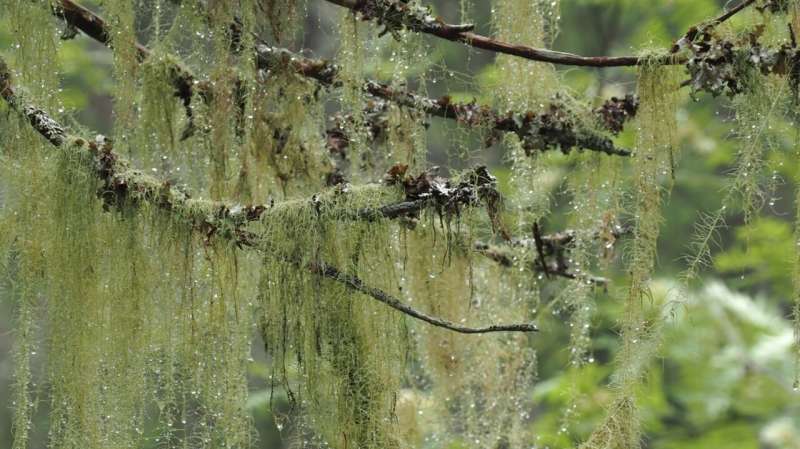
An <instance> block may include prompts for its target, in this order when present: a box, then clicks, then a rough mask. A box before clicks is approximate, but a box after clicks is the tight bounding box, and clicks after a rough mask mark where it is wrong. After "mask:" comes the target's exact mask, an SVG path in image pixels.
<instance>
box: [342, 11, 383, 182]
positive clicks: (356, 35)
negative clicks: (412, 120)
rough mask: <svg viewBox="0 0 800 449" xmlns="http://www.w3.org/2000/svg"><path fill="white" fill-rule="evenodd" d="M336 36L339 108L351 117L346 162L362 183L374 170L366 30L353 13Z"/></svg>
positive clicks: (353, 175) (345, 14)
mask: <svg viewBox="0 0 800 449" xmlns="http://www.w3.org/2000/svg"><path fill="white" fill-rule="evenodd" d="M340 20H341V25H340V31H339V34H340V36H341V39H340V48H339V53H338V60H339V61H340V63H341V66H342V69H341V70H340V71H339V80H340V81H341V83H342V87H341V105H342V109H343V110H344V111H347V113H348V114H349V115H350V117H351V120H349V121H348V123H347V126H346V128H345V129H346V132H345V134H346V135H347V138H348V142H349V146H348V159H349V160H350V175H351V177H352V179H353V180H354V181H363V180H365V179H368V178H367V175H368V174H369V173H371V172H372V171H374V169H375V167H373V166H372V161H371V160H370V159H371V155H370V152H369V142H370V138H369V130H368V127H367V125H368V123H369V122H368V120H366V119H365V117H364V111H365V110H367V104H368V100H367V99H366V98H365V97H364V90H363V83H364V78H365V76H364V66H365V65H366V61H367V60H366V58H367V54H366V51H367V49H366V48H365V43H364V41H365V39H366V38H367V36H365V35H364V34H366V33H367V32H368V31H367V28H366V27H363V26H361V25H360V24H359V22H358V19H357V18H356V16H355V15H354V14H351V13H349V12H345V13H343V14H342V17H341V19H340Z"/></svg>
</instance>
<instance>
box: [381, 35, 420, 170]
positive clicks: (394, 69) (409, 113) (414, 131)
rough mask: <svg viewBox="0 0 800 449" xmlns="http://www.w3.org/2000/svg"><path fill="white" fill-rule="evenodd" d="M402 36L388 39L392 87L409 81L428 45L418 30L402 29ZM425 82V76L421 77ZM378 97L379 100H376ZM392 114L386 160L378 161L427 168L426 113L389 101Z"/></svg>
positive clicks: (388, 129)
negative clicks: (413, 68)
mask: <svg viewBox="0 0 800 449" xmlns="http://www.w3.org/2000/svg"><path fill="white" fill-rule="evenodd" d="M398 33H399V36H400V38H398V39H391V40H389V41H388V49H387V50H388V51H389V53H390V55H391V56H390V61H393V64H391V73H390V76H391V88H393V89H396V90H398V89H402V88H403V86H405V85H406V84H407V82H408V77H409V72H410V68H412V67H415V66H417V65H418V64H419V61H420V60H422V59H424V57H425V56H424V55H425V54H426V49H425V47H424V45H425V44H424V42H423V40H422V39H421V38H420V36H419V35H418V34H417V33H412V32H409V31H405V30H401V31H398ZM420 82H421V83H422V84H424V79H420ZM373 101H375V100H373ZM387 106H388V108H389V114H388V123H387V128H386V129H387V131H388V136H387V139H386V149H385V151H384V153H385V158H386V159H387V160H388V162H390V163H388V164H386V163H380V162H379V163H378V165H382V166H383V167H386V166H391V165H392V164H393V163H401V164H405V165H408V170H410V171H411V172H412V173H415V172H420V171H422V170H424V169H425V168H427V167H425V165H426V162H427V144H426V138H425V137H426V136H425V132H426V127H425V118H426V117H425V115H424V114H420V113H419V111H416V110H414V109H413V108H404V107H400V106H398V105H397V104H394V103H389V104H388V105H387Z"/></svg>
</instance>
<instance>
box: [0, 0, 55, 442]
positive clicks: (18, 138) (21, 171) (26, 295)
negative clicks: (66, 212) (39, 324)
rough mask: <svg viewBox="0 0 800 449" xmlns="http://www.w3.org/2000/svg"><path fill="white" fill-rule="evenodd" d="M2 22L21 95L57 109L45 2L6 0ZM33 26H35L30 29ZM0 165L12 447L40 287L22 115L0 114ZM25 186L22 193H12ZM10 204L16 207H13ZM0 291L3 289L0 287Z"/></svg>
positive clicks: (32, 181)
mask: <svg viewBox="0 0 800 449" xmlns="http://www.w3.org/2000/svg"><path fill="white" fill-rule="evenodd" d="M2 6H3V8H4V14H7V24H8V25H10V27H11V29H10V30H9V31H10V32H11V36H12V39H13V41H12V42H11V43H10V44H11V45H10V46H9V47H10V48H11V49H12V51H11V52H10V54H9V56H10V57H11V59H12V60H13V63H14V65H15V67H17V69H18V72H17V73H18V74H19V79H20V82H21V83H22V84H24V85H27V86H35V87H36V89H33V91H32V92H31V93H30V95H29V98H30V99H31V100H32V101H37V102H38V104H40V105H42V107H44V108H46V109H47V110H49V111H51V112H52V113H55V112H59V113H60V112H61V111H62V109H61V102H60V97H59V95H58V91H59V79H58V62H57V57H56V55H57V53H58V38H57V36H58V34H57V30H56V29H55V27H54V26H53V22H52V18H51V17H50V13H49V10H48V6H49V5H47V4H46V2H40V1H25V0H9V1H5V2H3V5H2ZM31 30H36V32H31ZM0 134H2V135H3V136H4V138H3V143H2V145H0V163H1V164H2V165H3V172H2V176H1V177H2V179H3V181H4V183H3V186H4V189H2V190H3V191H2V193H1V194H0V196H1V197H2V200H0V202H1V203H4V204H3V205H2V207H0V234H3V237H2V238H0V250H2V253H0V257H1V258H2V259H0V260H3V262H0V266H2V265H6V266H5V268H6V276H7V279H8V289H7V291H6V292H5V294H6V295H9V298H10V299H11V300H12V304H13V306H14V308H15V312H16V324H17V332H16V335H15V338H14V347H13V350H12V359H13V360H14V362H15V365H14V373H13V378H14V383H13V387H12V392H13V393H12V394H13V397H12V399H11V401H13V402H14V416H13V418H12V433H13V446H12V447H13V448H14V449H27V447H28V445H29V435H30V431H31V428H32V425H33V422H32V415H33V412H34V411H35V405H36V400H35V398H34V395H33V388H34V385H35V382H36V380H35V379H34V378H33V373H32V371H31V362H32V359H33V356H34V355H35V354H36V352H37V350H38V348H39V346H40V345H39V343H38V342H37V340H36V335H35V331H36V325H35V323H34V319H35V312H36V311H38V310H37V304H38V302H39V295H40V294H41V293H42V290H43V289H42V284H43V280H42V278H41V277H40V273H41V265H42V264H43V260H42V254H41V249H42V248H41V246H42V245H41V243H40V242H41V240H39V239H38V238H37V237H40V236H38V235H36V234H35V233H34V232H31V231H30V229H31V227H32V224H33V223H37V222H38V221H42V217H40V216H39V212H37V210H36V206H35V204H37V201H39V200H42V199H43V198H46V197H47V196H45V195H42V191H43V190H45V189H46V186H45V183H46V179H47V170H45V169H43V168H42V167H43V166H46V163H47V160H48V159H47V156H46V153H45V152H44V151H42V148H43V147H42V145H43V142H42V140H41V139H40V138H38V137H37V136H35V135H34V134H33V133H32V132H31V129H30V128H29V127H28V126H27V123H25V122H24V120H20V121H17V120H13V119H10V120H0ZM20 192H25V193H20ZM13 205H17V206H19V207H13ZM0 290H3V288H2V287H0Z"/></svg>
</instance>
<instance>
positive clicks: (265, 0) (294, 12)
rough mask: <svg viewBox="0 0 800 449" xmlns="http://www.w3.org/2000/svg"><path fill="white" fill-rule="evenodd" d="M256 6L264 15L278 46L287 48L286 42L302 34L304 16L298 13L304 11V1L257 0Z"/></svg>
mask: <svg viewBox="0 0 800 449" xmlns="http://www.w3.org/2000/svg"><path fill="white" fill-rule="evenodd" d="M258 5H259V8H260V9H261V10H262V11H264V14H265V15H266V18H267V21H268V24H269V28H270V30H271V32H272V38H273V39H275V42H277V43H278V44H279V45H282V46H286V47H288V45H286V44H287V42H291V41H292V40H293V39H294V38H295V37H297V36H298V35H300V33H301V32H302V30H303V28H302V27H303V20H302V17H304V14H300V12H301V11H303V9H305V1H304V0H259V1H258Z"/></svg>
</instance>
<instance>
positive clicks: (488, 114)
mask: <svg viewBox="0 0 800 449" xmlns="http://www.w3.org/2000/svg"><path fill="white" fill-rule="evenodd" d="M256 58H257V65H258V67H259V69H262V70H277V69H279V68H281V67H286V66H288V67H291V68H292V69H293V70H294V71H295V72H296V73H298V74H300V75H302V76H304V77H307V78H312V79H314V80H316V81H317V82H319V83H320V84H322V85H323V86H328V87H338V83H339V81H338V74H339V70H340V69H339V67H338V66H337V65H336V64H333V63H331V62H328V61H324V60H318V59H311V58H307V57H305V56H303V55H300V54H297V53H293V52H291V51H289V50H286V49H280V48H275V47H271V46H268V45H266V44H263V43H261V44H257V45H256ZM362 89H363V91H364V92H366V93H367V94H369V95H372V96H374V97H377V98H382V99H384V100H388V101H391V102H393V103H395V104H397V105H399V106H403V107H407V108H411V109H415V110H418V111H422V112H424V113H425V114H427V115H430V116H434V117H440V118H445V119H451V120H455V121H457V122H458V123H459V124H463V125H466V126H469V127H478V126H488V127H489V128H490V129H493V130H494V131H495V132H502V133H513V134H516V135H517V136H518V137H519V138H520V141H521V142H522V144H523V147H524V148H525V149H526V150H527V151H529V152H533V151H547V150H553V149H558V150H561V151H562V152H564V153H567V152H569V151H570V150H571V149H572V148H575V147H577V148H585V149H587V150H591V151H597V152H601V153H605V154H609V155H616V156H630V155H631V152H630V151H629V150H626V149H623V148H617V147H616V146H615V145H614V142H613V141H612V140H611V139H609V138H608V137H605V136H603V135H601V134H599V133H596V132H594V131H591V130H588V129H585V128H584V127H583V126H581V125H580V124H578V123H576V121H575V120H574V119H573V117H572V114H571V113H570V112H569V111H566V110H565V109H564V108H563V106H560V105H558V104H556V103H553V104H551V105H550V107H549V109H546V110H545V111H542V112H540V113H536V112H532V111H523V112H516V111H508V112H505V113H503V112H500V111H497V110H495V109H492V108H490V107H488V106H485V105H479V104H476V103H475V102H471V103H463V102H455V101H452V100H451V98H450V97H449V96H443V97H441V98H430V97H426V96H423V95H419V94H417V93H414V92H411V91H408V90H405V89H398V88H395V87H391V86H389V85H386V84H383V83H379V82H377V81H373V80H365V81H364V83H363V85H362ZM620 101H623V100H618V99H616V98H614V99H611V100H609V101H607V102H606V104H608V103H612V102H620ZM628 105H629V107H628V108H626V110H625V113H624V114H618V115H617V116H616V120H615V121H611V120H610V119H609V118H608V117H609V116H608V111H609V109H607V108H600V109H598V110H597V111H595V115H596V117H597V119H598V122H600V123H602V124H603V125H605V126H606V127H607V128H608V129H609V130H611V131H612V132H614V133H618V132H619V131H621V130H622V126H623V124H624V122H625V121H626V120H628V119H630V118H632V117H633V116H635V115H636V106H638V102H636V101H634V100H630V101H629V103H628ZM630 105H633V107H630Z"/></svg>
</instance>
